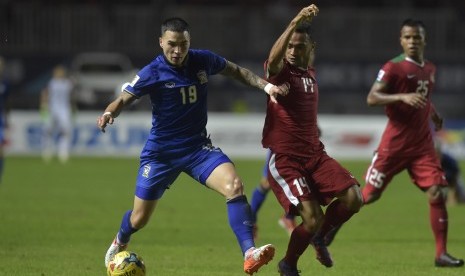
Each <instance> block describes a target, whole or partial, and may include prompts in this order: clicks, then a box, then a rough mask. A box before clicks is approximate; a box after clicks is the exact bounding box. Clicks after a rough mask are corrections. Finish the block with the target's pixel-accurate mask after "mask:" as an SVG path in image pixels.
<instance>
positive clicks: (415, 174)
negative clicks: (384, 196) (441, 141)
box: [364, 151, 447, 193]
mask: <svg viewBox="0 0 465 276" xmlns="http://www.w3.org/2000/svg"><path fill="white" fill-rule="evenodd" d="M404 169H406V170H407V171H408V173H409V175H410V178H411V180H412V182H413V183H414V184H415V185H416V186H418V187H419V188H420V189H422V190H426V189H428V188H429V187H431V186H433V185H444V186H447V181H446V177H445V175H444V171H443V170H442V168H441V164H440V162H439V158H438V157H437V155H436V152H434V151H431V152H429V153H426V154H423V155H419V156H388V155H381V154H379V153H376V154H375V155H374V157H373V160H372V162H371V165H370V167H369V168H368V170H367V173H366V176H365V183H366V185H365V187H364V189H368V191H369V193H371V192H374V193H382V192H383V191H384V189H386V187H387V186H388V184H389V183H390V182H391V180H392V178H393V177H394V176H395V175H396V174H398V173H400V172H401V171H403V170H404Z"/></svg>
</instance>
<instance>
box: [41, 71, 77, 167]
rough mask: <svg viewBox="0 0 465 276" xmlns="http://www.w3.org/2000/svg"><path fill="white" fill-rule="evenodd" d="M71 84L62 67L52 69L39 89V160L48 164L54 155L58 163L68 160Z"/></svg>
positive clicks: (71, 106) (72, 101)
mask: <svg viewBox="0 0 465 276" xmlns="http://www.w3.org/2000/svg"><path fill="white" fill-rule="evenodd" d="M73 89H74V84H73V81H72V80H71V79H70V78H69V77H68V76H67V70H66V68H65V67H64V66H63V65H57V66H55V67H54V68H53V72H52V78H51V79H50V81H49V82H48V85H47V87H46V88H44V89H43V90H42V93H41V101H40V110H41V113H42V117H43V119H44V120H45V129H44V137H43V139H44V140H43V145H42V146H43V148H42V157H43V159H44V161H46V162H48V161H50V160H51V159H52V157H53V155H54V154H55V152H56V153H57V156H58V159H59V161H60V162H62V163H66V162H67V161H68V159H69V153H70V148H71V135H72V130H73V122H72V114H73V111H74V100H73Z"/></svg>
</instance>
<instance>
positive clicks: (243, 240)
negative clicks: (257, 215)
mask: <svg viewBox="0 0 465 276" xmlns="http://www.w3.org/2000/svg"><path fill="white" fill-rule="evenodd" d="M226 205H227V207H228V219H229V225H230V226H231V229H232V230H233V232H234V234H235V235H236V238H237V241H238V242H239V245H240V247H241V250H242V254H243V255H244V254H245V252H246V251H247V250H248V249H249V248H251V247H255V243H254V241H253V234H252V226H253V224H252V213H251V212H250V205H249V203H248V202H247V198H246V197H245V196H244V195H242V196H238V197H236V198H233V199H231V200H229V201H228V202H227V203H226Z"/></svg>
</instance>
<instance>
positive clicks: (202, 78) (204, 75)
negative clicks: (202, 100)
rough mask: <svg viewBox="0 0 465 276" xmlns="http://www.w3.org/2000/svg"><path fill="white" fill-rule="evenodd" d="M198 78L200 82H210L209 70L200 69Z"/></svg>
mask: <svg viewBox="0 0 465 276" xmlns="http://www.w3.org/2000/svg"><path fill="white" fill-rule="evenodd" d="M197 78H199V81H200V84H204V83H207V82H208V77H207V72H205V70H200V71H199V72H198V73H197Z"/></svg>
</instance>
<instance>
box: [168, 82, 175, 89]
mask: <svg viewBox="0 0 465 276" xmlns="http://www.w3.org/2000/svg"><path fill="white" fill-rule="evenodd" d="M175 86H176V83H174V82H167V83H165V87H166V88H173V87H175Z"/></svg>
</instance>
